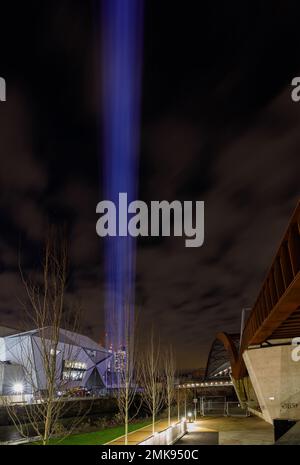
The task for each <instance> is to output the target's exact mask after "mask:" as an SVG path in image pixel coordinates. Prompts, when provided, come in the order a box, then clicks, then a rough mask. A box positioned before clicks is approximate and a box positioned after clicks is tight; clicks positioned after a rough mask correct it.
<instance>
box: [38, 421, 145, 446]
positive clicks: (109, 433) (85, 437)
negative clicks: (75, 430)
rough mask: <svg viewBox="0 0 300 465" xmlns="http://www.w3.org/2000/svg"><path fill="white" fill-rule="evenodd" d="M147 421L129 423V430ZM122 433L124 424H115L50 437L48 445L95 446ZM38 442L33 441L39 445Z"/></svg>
mask: <svg viewBox="0 0 300 465" xmlns="http://www.w3.org/2000/svg"><path fill="white" fill-rule="evenodd" d="M149 424H150V422H149V421H144V422H140V423H133V424H132V425H129V428H128V429H129V432H131V431H136V430H137V429H139V428H143V427H144V426H147V425H149ZM123 434H124V426H115V427H113V428H107V429H104V430H101V431H94V432H92V433H82V434H73V435H71V436H68V437H67V438H65V439H63V440H62V441H59V439H51V440H50V442H49V445H58V446H60V445H62V446H76V445H79V446H97V445H99V444H105V443H106V442H109V441H112V440H113V439H116V438H118V437H119V436H122V435H123ZM39 444H40V443H35V445H39Z"/></svg>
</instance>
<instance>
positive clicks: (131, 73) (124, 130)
mask: <svg viewBox="0 0 300 465" xmlns="http://www.w3.org/2000/svg"><path fill="white" fill-rule="evenodd" d="M101 27H102V63H101V68H102V105H103V107H102V110H103V111H102V114H103V140H104V180H103V182H104V195H105V197H104V198H105V199H108V200H112V201H113V202H114V203H115V205H116V206H118V195H119V193H120V192H126V193H127V196H128V202H131V201H132V200H134V199H135V198H136V195H137V187H138V179H137V178H138V150H139V132H140V93H141V68H142V47H143V45H142V40H143V1H142V0H103V1H102V22H101ZM122 213H123V212H121V214H122ZM117 221H118V218H117ZM135 249H136V243H135V240H134V239H133V238H131V237H129V236H127V237H122V236H117V237H107V238H106V239H105V267H106V268H105V271H106V299H105V318H106V322H105V323H106V346H107V347H108V348H111V349H112V350H113V351H118V350H121V349H123V348H125V346H126V343H125V325H126V324H128V322H126V321H125V319H126V317H127V316H126V315H127V314H128V313H129V319H130V323H129V324H130V325H132V324H133V318H134V292H135V286H134V285H135Z"/></svg>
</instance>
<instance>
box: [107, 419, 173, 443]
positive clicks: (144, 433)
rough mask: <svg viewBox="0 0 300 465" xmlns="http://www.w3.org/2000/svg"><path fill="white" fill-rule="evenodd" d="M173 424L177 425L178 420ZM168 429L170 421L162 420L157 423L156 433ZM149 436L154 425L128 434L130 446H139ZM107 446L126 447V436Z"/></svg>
mask: <svg viewBox="0 0 300 465" xmlns="http://www.w3.org/2000/svg"><path fill="white" fill-rule="evenodd" d="M172 422H174V423H176V422H177V419H176V420H175V419H174V420H172ZM166 428H168V420H160V421H157V422H156V423H155V432H159V431H162V430H164V429H166ZM149 436H152V424H151V425H148V426H144V428H140V429H139V430H137V431H133V432H132V433H129V434H128V445H130V446H134V445H136V444H139V443H140V442H142V441H144V440H145V439H147V438H148V437H149ZM107 444H109V445H112V446H124V444H125V438H124V436H122V437H119V438H117V439H115V440H114V441H111V442H108V443H107Z"/></svg>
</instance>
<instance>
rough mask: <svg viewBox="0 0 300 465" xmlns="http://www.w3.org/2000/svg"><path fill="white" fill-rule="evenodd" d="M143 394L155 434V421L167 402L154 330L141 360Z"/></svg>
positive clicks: (158, 347)
mask: <svg viewBox="0 0 300 465" xmlns="http://www.w3.org/2000/svg"><path fill="white" fill-rule="evenodd" d="M141 394H142V399H143V401H144V403H145V405H146V407H147V408H148V410H149V412H150V414H151V416H152V433H153V434H154V432H155V420H156V417H157V414H158V413H159V411H160V409H161V407H162V406H163V403H164V401H165V389H164V386H163V370H162V365H161V358H160V344H159V342H156V343H155V341H154V334H153V330H152V332H151V336H150V340H149V343H148V345H147V347H146V348H145V349H144V352H143V357H142V360H141Z"/></svg>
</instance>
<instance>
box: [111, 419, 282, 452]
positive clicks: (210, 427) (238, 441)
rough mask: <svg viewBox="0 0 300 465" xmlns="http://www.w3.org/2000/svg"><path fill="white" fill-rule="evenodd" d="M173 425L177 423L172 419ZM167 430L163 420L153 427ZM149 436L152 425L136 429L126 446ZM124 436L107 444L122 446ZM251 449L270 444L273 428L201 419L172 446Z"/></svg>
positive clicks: (261, 423)
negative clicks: (256, 445) (227, 446)
mask: <svg viewBox="0 0 300 465" xmlns="http://www.w3.org/2000/svg"><path fill="white" fill-rule="evenodd" d="M173 421H174V422H176V421H177V420H176V419H174V420H173ZM167 427H168V421H167V420H160V421H158V422H156V423H155V431H162V430H164V429H165V428H167ZM151 435H152V425H148V426H145V427H144V428H140V429H139V430H137V431H133V432H132V433H129V435H128V444H129V445H136V444H138V443H140V442H141V441H144V440H145V439H146V438H148V437H149V436H151ZM124 443H125V441H124V436H122V437H120V438H117V439H115V440H114V441H112V442H110V443H108V444H111V445H114V446H117V445H119V446H121V445H124ZM205 444H206V445H211V444H220V445H229V444H230V445H231V444H232V445H255V444H274V431H273V426H272V425H270V424H269V423H266V422H265V421H264V420H261V419H260V418H258V417H255V416H253V417H241V418H240V417H201V418H199V420H197V421H196V422H195V423H188V434H186V435H185V436H183V437H182V438H181V439H180V440H179V441H178V442H177V443H176V446H185V445H205Z"/></svg>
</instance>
